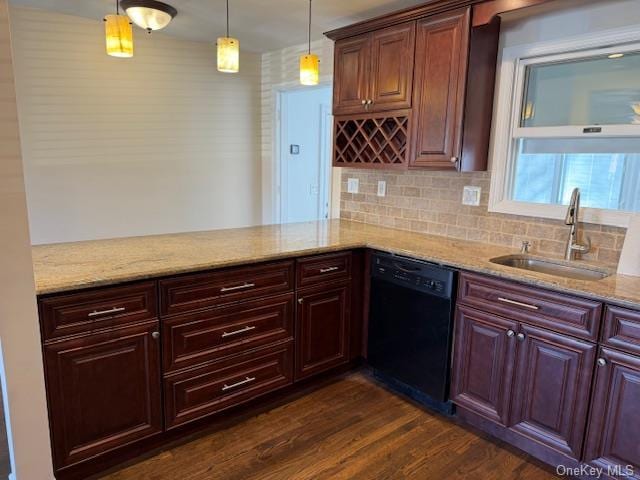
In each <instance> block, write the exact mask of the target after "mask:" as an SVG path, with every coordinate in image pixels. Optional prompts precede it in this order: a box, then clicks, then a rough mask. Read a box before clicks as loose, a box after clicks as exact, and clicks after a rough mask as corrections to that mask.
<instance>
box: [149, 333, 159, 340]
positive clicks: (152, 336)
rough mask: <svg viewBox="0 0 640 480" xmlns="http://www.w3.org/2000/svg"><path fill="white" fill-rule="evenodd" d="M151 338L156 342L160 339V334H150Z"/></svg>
mask: <svg viewBox="0 0 640 480" xmlns="http://www.w3.org/2000/svg"><path fill="white" fill-rule="evenodd" d="M151 338H153V339H154V340H158V339H159V338H160V332H153V333H152V334H151Z"/></svg>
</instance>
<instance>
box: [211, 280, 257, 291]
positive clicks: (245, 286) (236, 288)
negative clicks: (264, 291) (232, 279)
mask: <svg viewBox="0 0 640 480" xmlns="http://www.w3.org/2000/svg"><path fill="white" fill-rule="evenodd" d="M255 286H256V284H255V283H246V282H245V283H243V284H242V285H236V286H235V287H223V288H221V289H220V293H224V292H235V291H236V290H244V289H245V288H253V287H255Z"/></svg>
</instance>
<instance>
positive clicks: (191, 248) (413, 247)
mask: <svg viewBox="0 0 640 480" xmlns="http://www.w3.org/2000/svg"><path fill="white" fill-rule="evenodd" d="M365 247H366V248H371V249H376V250H382V251H386V252H390V253H395V254H399V255H406V256H409V257H413V258H418V259H422V260H426V261H429V262H434V263H439V264H443V265H447V266H451V267H455V268H459V269H462V270H469V271H474V272H480V273H486V274H490V275H494V276H498V277H501V278H506V279H511V280H515V281H519V282H523V283H528V284H533V285H538V286H540V287H544V288H549V289H552V290H555V291H560V292H566V293H572V294H576V295H580V296H586V297H589V298H594V299H598V300H602V301H608V302H613V303H616V304H620V305H627V306H631V307H636V308H638V307H640V277H631V276H624V275H612V276H610V277H607V278H605V279H602V280H593V281H584V280H574V279H568V278H561V277H556V276H552V275H546V274H542V273H537V272H531V271H525V270H518V269H515V268H512V267H507V266H502V265H497V264H494V263H491V262H490V259H491V258H494V257H497V256H501V255H505V254H509V253H515V252H514V250H513V249H510V248H508V247H501V246H496V245H489V244H483V243H477V242H470V241H465V240H455V239H450V238H447V237H441V236H435V235H425V234H420V233H414V232H408V231H404V230H396V229H392V228H386V227H380V226H375V225H369V224H364V223H358V222H352V221H347V220H324V221H318V222H306V223H292V224H283V225H266V226H258V227H246V228H234V229H227V230H212V231H204V232H192V233H178V234H168V235H151V236H144V237H130V238H118V239H111V240H94V241H83V242H72V243H58V244H51V245H38V246H34V247H33V265H34V274H35V282H36V291H37V293H38V294H39V295H44V294H50V293H59V292H66V291H72V290H79V289H85V288H91V287H98V286H102V285H113V284H117V283H122V282H128V281H133V280H142V279H149V278H157V277H165V276H169V275H176V274H181V273H187V272H196V271H203V270H210V269H215V268H220V267H226V266H231V265H243V264H250V263H257V262H264V261H268V260H275V259H281V258H287V257H296V256H302V255H312V254H316V253H323V252H331V251H338V250H347V249H353V248H365Z"/></svg>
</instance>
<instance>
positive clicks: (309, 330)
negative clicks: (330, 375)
mask: <svg viewBox="0 0 640 480" xmlns="http://www.w3.org/2000/svg"><path fill="white" fill-rule="evenodd" d="M350 323H351V284H350V282H346V283H342V284H338V285H337V286H336V285H333V286H319V287H313V288H308V289H305V290H300V291H299V292H298V311H297V323H296V373H295V378H296V380H299V379H301V378H306V377H309V376H312V375H315V374H316V373H320V372H322V371H325V370H328V369H330V368H333V367H337V366H339V365H342V364H344V363H347V362H348V361H349V343H350V342H349V332H350Z"/></svg>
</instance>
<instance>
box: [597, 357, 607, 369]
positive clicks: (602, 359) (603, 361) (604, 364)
mask: <svg viewBox="0 0 640 480" xmlns="http://www.w3.org/2000/svg"><path fill="white" fill-rule="evenodd" d="M606 365H607V361H606V360H605V359H604V358H599V359H598V366H599V367H605V366H606Z"/></svg>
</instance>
